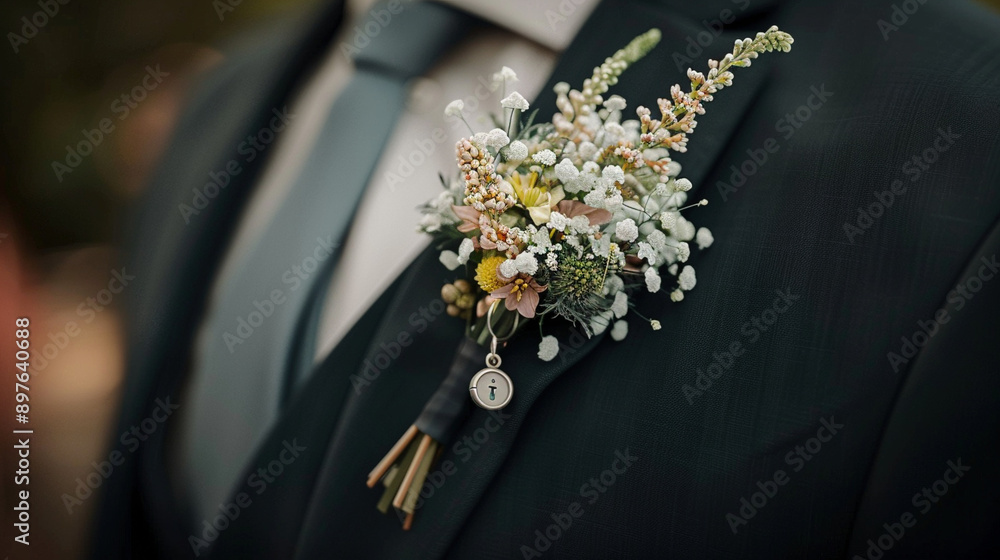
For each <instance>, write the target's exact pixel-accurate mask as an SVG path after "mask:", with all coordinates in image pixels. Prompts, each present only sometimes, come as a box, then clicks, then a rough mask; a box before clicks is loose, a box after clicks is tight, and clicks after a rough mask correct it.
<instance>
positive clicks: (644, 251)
mask: <svg viewBox="0 0 1000 560" xmlns="http://www.w3.org/2000/svg"><path fill="white" fill-rule="evenodd" d="M656 254H657V251H656V249H654V248H653V246H652V245H650V244H649V243H646V242H645V241H640V242H639V253H638V254H637V255H636V256H637V257H639V258H640V259H646V260H647V261H649V264H650V266H656Z"/></svg>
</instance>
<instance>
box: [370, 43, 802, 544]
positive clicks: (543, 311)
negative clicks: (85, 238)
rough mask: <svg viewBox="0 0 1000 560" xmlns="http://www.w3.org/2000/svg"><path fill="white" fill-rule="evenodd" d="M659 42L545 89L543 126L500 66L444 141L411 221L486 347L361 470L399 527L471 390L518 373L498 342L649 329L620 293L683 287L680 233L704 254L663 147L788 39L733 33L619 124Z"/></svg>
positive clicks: (456, 311)
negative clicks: (446, 149) (567, 331)
mask: <svg viewBox="0 0 1000 560" xmlns="http://www.w3.org/2000/svg"><path fill="white" fill-rule="evenodd" d="M659 40H660V31H659V30H658V29H651V30H649V31H647V32H646V33H643V34H642V35H640V36H638V37H636V38H635V39H634V40H632V42H630V43H629V44H628V45H627V46H626V47H625V48H623V49H621V50H620V51H618V52H616V53H615V54H614V55H613V56H611V57H610V58H608V59H605V61H604V63H603V64H601V65H600V66H598V67H597V68H595V69H594V74H593V76H591V77H590V78H589V79H587V80H585V81H584V83H583V86H582V87H581V88H580V89H571V87H570V86H569V84H566V83H565V82H561V83H558V84H556V86H555V92H556V94H557V99H556V106H557V108H558V112H557V113H556V114H555V116H554V117H553V118H552V122H548V123H536V122H534V117H535V113H531V114H530V115H529V114H528V113H527V111H528V110H529V104H528V101H527V100H526V99H525V98H524V97H523V96H522V95H521V94H519V93H517V92H516V91H514V92H512V93H510V94H509V95H508V94H507V86H508V84H510V83H511V82H514V81H516V80H517V77H516V75H515V73H514V71H513V70H511V69H510V68H507V67H504V68H503V69H502V70H501V71H500V72H498V73H497V74H495V75H494V82H495V85H496V86H498V87H501V86H502V87H503V91H502V94H501V95H500V97H502V100H501V102H500V105H501V112H500V113H499V114H498V115H495V116H494V118H493V120H494V128H493V129H491V130H488V131H484V132H475V131H474V130H472V127H471V126H469V133H470V135H469V136H468V137H467V138H463V139H461V140H459V141H458V143H457V144H456V146H455V156H456V158H457V160H458V168H459V173H458V174H457V175H458V176H457V178H456V179H455V180H451V181H449V180H447V179H445V178H444V176H442V182H443V183H444V185H445V190H444V192H442V193H441V195H440V196H439V197H438V198H437V199H435V200H433V201H431V202H429V203H428V204H427V205H426V206H425V207H424V208H423V213H424V218H423V220H422V221H421V225H420V228H419V229H420V230H421V231H423V232H425V233H428V234H431V235H432V236H434V237H435V238H436V240H437V241H438V242H439V243H440V246H441V248H442V249H443V251H442V252H441V255H440V259H441V262H442V263H443V264H444V265H445V266H446V267H447V268H448V269H449V270H459V269H464V271H465V274H464V276H463V277H460V278H458V279H456V280H455V281H454V282H452V283H449V284H446V285H444V286H443V288H442V290H441V296H442V298H443V299H444V300H445V302H446V303H447V304H448V308H447V309H448V313H449V314H450V315H453V316H456V317H461V318H463V319H465V320H466V321H467V323H468V334H469V338H470V339H471V340H472V341H475V343H478V345H484V346H487V347H488V348H489V353H488V354H487V355H486V367H485V368H483V369H481V370H480V371H479V372H478V373H476V374H475V375H472V378H471V381H470V380H469V376H470V375H471V374H472V372H471V371H470V369H469V366H470V365H472V364H473V363H474V362H473V361H471V360H472V358H471V356H472V355H473V354H475V352H473V351H471V350H470V347H472V348H478V347H479V346H478V345H477V344H475V343H472V342H468V343H466V344H464V345H463V347H462V350H461V351H460V353H459V355H458V356H457V357H456V359H455V362H454V363H453V365H452V368H451V371H450V372H449V374H448V376H447V378H446V379H445V381H444V382H443V383H442V384H441V387H440V388H439V389H438V390H437V392H435V393H434V395H433V397H432V398H431V400H430V401H428V403H427V405H426V406H425V408H424V410H423V412H422V413H421V415H420V417H418V419H417V421H416V422H415V423H414V424H413V425H412V426H410V428H409V429H408V430H407V431H406V432H405V433H404V434H403V436H402V437H401V438H400V439H399V441H397V442H396V444H395V445H394V446H393V447H392V449H391V450H390V451H389V453H388V454H387V455H386V456H385V457H384V458H383V459H382V461H380V462H379V464H378V465H377V466H376V467H375V469H373V470H372V472H371V473H370V474H369V477H368V485H369V486H374V485H375V484H376V483H377V482H378V481H380V480H381V481H382V482H383V484H384V485H385V487H386V488H385V492H384V493H383V497H382V500H381V501H380V502H379V509H381V510H382V511H386V512H387V511H388V508H389V506H390V505H391V506H392V507H393V508H394V509H395V510H396V511H398V512H401V516H402V517H403V518H404V528H409V526H410V524H411V523H412V522H413V515H414V510H415V508H416V507H417V506H416V504H417V502H418V495H419V492H420V490H421V488H422V486H423V484H424V480H425V479H426V477H427V473H428V469H429V468H430V465H431V463H432V462H433V461H434V460H435V458H436V457H437V456H438V455H439V454H440V452H441V451H442V450H443V447H444V445H445V444H446V443H447V440H448V439H449V438H450V437H451V436H452V435H453V433H454V430H455V427H456V425H457V424H459V423H460V419H461V417H462V416H463V415H464V411H465V409H466V408H467V406H468V404H467V403H468V400H469V397H471V399H472V401H473V402H474V403H475V404H476V405H477V406H480V407H481V408H485V409H488V410H497V409H501V408H504V407H505V406H507V404H508V403H510V402H511V399H512V398H513V395H514V384H513V380H512V379H511V378H510V376H508V375H507V374H506V373H505V372H504V371H502V370H501V369H500V364H501V360H500V356H499V355H498V353H497V352H498V349H499V346H500V344H499V343H501V342H502V341H504V340H506V339H507V338H509V337H510V336H512V335H513V334H514V332H516V331H517V330H518V329H519V328H521V327H523V326H525V325H526V324H529V323H532V322H535V321H537V323H538V327H539V331H540V332H541V333H542V334H541V341H540V343H539V345H538V357H539V358H540V359H541V360H546V361H549V360H552V359H553V358H554V357H555V356H556V355H557V353H558V351H559V341H558V340H557V339H556V337H555V336H553V335H551V334H549V335H546V334H545V322H546V321H549V320H552V319H557V318H558V319H561V320H565V321H568V322H569V323H572V324H573V325H574V326H575V327H576V328H578V329H581V330H582V331H583V332H584V333H586V335H587V336H594V335H597V334H601V333H603V332H604V331H605V330H607V329H608V328H609V327H610V329H611V332H610V335H611V338H613V339H614V340H622V339H623V338H625V336H626V334H627V333H628V323H626V322H625V320H624V317H625V315H626V314H627V313H628V312H629V309H632V313H633V314H634V315H635V316H638V317H640V318H641V319H642V321H643V322H645V323H646V324H648V325H649V327H650V328H652V329H653V330H658V329H659V328H660V323H659V321H657V320H656V319H655V318H647V317H645V316H643V315H642V314H641V312H639V311H638V310H636V309H635V307H634V303H633V302H632V301H630V299H629V297H628V293H629V291H628V288H631V287H633V286H634V287H638V288H639V289H645V290H648V291H649V292H653V293H664V294H668V295H664V297H669V298H670V299H671V300H672V301H674V302H679V301H681V300H683V299H684V293H685V292H686V291H689V290H691V289H693V288H694V287H695V283H696V276H695V271H694V268H693V267H692V266H691V265H690V264H687V263H688V259H689V258H690V256H691V243H694V244H695V245H696V246H697V247H698V249H705V248H707V247H709V246H710V245H711V244H712V242H713V238H712V233H711V232H710V231H708V230H707V229H706V228H701V229H697V228H695V226H694V224H692V223H691V222H690V221H688V219H687V218H686V217H685V216H684V214H683V213H684V211H685V210H688V209H690V208H693V207H697V206H704V205H705V204H707V203H708V202H707V201H706V200H701V201H699V202H694V203H689V201H688V195H687V193H688V191H689V190H690V189H691V187H692V185H691V182H690V181H688V180H687V179H684V178H682V177H681V176H680V172H681V168H680V165H678V164H677V163H676V162H674V161H673V160H672V159H671V157H670V156H671V153H673V152H682V153H683V152H686V151H687V143H688V135H689V134H691V133H692V132H693V131H694V129H695V126H696V125H697V121H696V119H697V117H698V115H703V114H704V113H705V105H706V104H707V103H708V102H710V101H712V100H713V99H714V96H715V94H716V93H718V92H719V91H721V90H722V89H723V88H725V87H728V86H730V85H732V83H733V73H732V70H733V69H734V68H739V67H746V66H750V63H751V61H752V60H753V59H755V58H757V56H758V55H759V54H761V53H764V52H771V51H781V52H788V51H789V50H790V49H791V46H792V43H793V39H792V37H791V35H789V34H788V33H785V32H783V31H781V30H779V29H778V28H777V27H771V28H770V29H768V30H767V31H765V32H763V33H758V34H757V35H756V37H754V38H753V39H749V38H748V39H743V40H738V41H736V43H735V45H734V46H733V51H732V52H731V53H729V54H727V55H725V56H724V57H723V58H722V59H721V60H709V61H708V73H707V74H703V73H701V72H697V71H695V70H691V69H688V72H687V77H688V79H689V80H690V88H688V89H683V88H681V86H680V85H674V86H673V87H671V88H670V92H669V94H670V95H669V97H665V98H661V99H658V100H657V109H658V113H659V114H658V115H657V116H656V117H654V116H653V111H651V110H650V109H648V108H646V107H642V106H639V107H636V109H635V114H636V116H637V117H638V118H636V119H628V120H623V118H622V117H623V114H624V111H625V109H626V107H627V104H626V101H625V99H623V98H621V97H620V96H617V95H610V96H609V97H605V94H607V93H608V91H609V89H610V88H611V87H612V86H614V85H615V83H617V81H618V77H619V76H620V75H621V74H622V72H624V71H625V70H626V69H627V68H628V67H629V66H630V65H632V64H633V63H635V62H636V61H637V60H639V59H640V58H642V57H643V56H645V55H646V53H648V52H649V51H650V50H651V49H652V48H653V47H655V46H656V44H657V43H658V42H659ZM462 111H463V104H462V102H461V101H453V102H452V103H450V104H449V105H448V107H447V108H446V109H445V114H446V115H447V116H450V117H454V118H458V119H462V120H465V118H464V115H463V113H462ZM526 115H527V118H523V117H525V116H526ZM466 125H468V122H466ZM479 356H480V358H479V359H481V354H479ZM466 395H468V396H466ZM418 436H419V437H418Z"/></svg>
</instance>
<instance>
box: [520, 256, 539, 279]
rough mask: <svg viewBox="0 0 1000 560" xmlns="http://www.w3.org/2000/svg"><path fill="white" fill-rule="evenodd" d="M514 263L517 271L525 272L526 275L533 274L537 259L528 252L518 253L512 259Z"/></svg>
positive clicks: (536, 270)
mask: <svg viewBox="0 0 1000 560" xmlns="http://www.w3.org/2000/svg"><path fill="white" fill-rule="evenodd" d="M514 265H515V266H516V267H517V271H518V272H520V273H522V274H527V275H528V276H533V275H534V274H535V273H536V272H538V261H537V260H535V256H534V255H532V254H530V253H521V254H520V255H518V256H517V257H516V258H515V259H514Z"/></svg>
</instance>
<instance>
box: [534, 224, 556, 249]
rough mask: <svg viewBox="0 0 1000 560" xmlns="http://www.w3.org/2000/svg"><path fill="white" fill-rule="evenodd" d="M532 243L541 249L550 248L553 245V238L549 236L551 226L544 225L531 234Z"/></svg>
mask: <svg viewBox="0 0 1000 560" xmlns="http://www.w3.org/2000/svg"><path fill="white" fill-rule="evenodd" d="M531 244H532V245H534V246H535V247H539V248H541V249H548V248H549V247H551V246H552V240H551V239H550V238H549V228H547V227H544V226H542V227H541V228H538V231H536V232H535V233H533V234H531Z"/></svg>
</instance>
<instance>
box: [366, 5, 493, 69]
mask: <svg viewBox="0 0 1000 560" xmlns="http://www.w3.org/2000/svg"><path fill="white" fill-rule="evenodd" d="M481 21H482V20H479V19H477V18H476V17H474V16H472V15H470V14H467V13H464V12H461V11H459V10H456V9H453V8H451V7H448V6H445V5H443V4H438V3H435V2H416V1H415V2H401V1H400V0H391V1H388V2H379V3H378V4H376V5H375V6H374V7H373V8H372V9H370V10H368V11H367V12H366V13H365V14H364V15H363V16H362V17H361V18H359V20H358V21H357V22H355V23H354V24H353V25H352V27H351V30H352V32H353V37H352V41H353V42H352V43H351V46H352V47H353V48H349V49H348V50H349V51H350V52H351V53H352V57H351V58H352V60H353V62H354V65H355V67H356V68H358V69H359V70H371V71H375V72H379V73H383V74H389V75H392V76H396V77H399V78H402V79H407V78H413V77H416V76H420V75H422V74H424V73H426V72H427V71H428V70H429V69H430V68H431V66H432V65H433V64H434V63H435V62H436V61H437V60H438V59H440V57H441V56H442V55H443V54H444V53H445V52H447V50H448V49H449V48H451V47H453V46H454V45H455V44H456V43H457V42H458V41H459V40H460V39H461V38H462V37H464V36H465V35H466V33H467V31H468V29H470V28H471V27H474V26H477V25H479V24H480V23H481Z"/></svg>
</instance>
